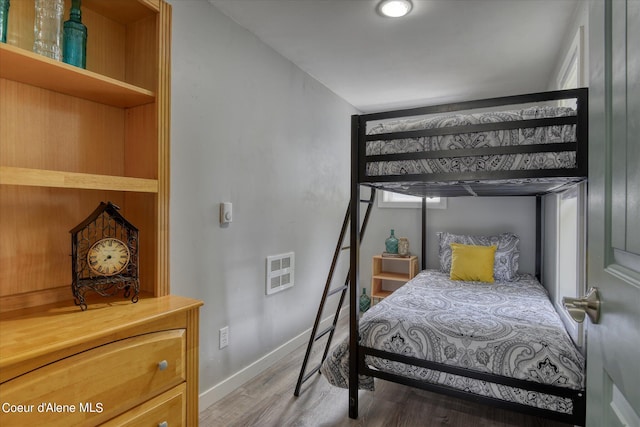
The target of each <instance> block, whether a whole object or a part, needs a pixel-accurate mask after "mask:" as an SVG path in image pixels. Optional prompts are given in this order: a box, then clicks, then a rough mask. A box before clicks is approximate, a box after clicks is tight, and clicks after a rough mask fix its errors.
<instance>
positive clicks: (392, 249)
mask: <svg viewBox="0 0 640 427" xmlns="http://www.w3.org/2000/svg"><path fill="white" fill-rule="evenodd" d="M384 245H385V248H386V252H387V253H390V254H397V253H398V239H396V235H395V234H394V232H393V230H391V236H389V238H388V239H387V240H385V241H384Z"/></svg>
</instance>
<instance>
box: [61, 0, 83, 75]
mask: <svg viewBox="0 0 640 427" xmlns="http://www.w3.org/2000/svg"><path fill="white" fill-rule="evenodd" d="M62 61H63V62H66V63H67V64H71V65H75V66H76V67H80V68H87V27H86V26H85V25H84V24H83V23H82V12H81V11H80V0H73V1H72V2H71V12H70V13H69V20H68V21H66V22H65V23H64V30H63V38H62Z"/></svg>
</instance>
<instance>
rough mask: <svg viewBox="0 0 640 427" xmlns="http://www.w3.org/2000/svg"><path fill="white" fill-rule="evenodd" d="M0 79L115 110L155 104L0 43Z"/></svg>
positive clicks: (114, 83)
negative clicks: (84, 100) (93, 102)
mask: <svg viewBox="0 0 640 427" xmlns="http://www.w3.org/2000/svg"><path fill="white" fill-rule="evenodd" d="M0 77H1V78H5V79H8V80H13V81H17V82H21V83H25V84H28V85H31V86H36V87H39V88H42V89H47V90H51V91H54V92H59V93H63V94H65V95H71V96H74V97H78V98H83V99H87V100H89V101H95V102H99V103H101V104H106V105H111V106H113V107H119V108H129V107H136V106H139V105H145V104H149V103H152V102H154V101H155V94H154V93H153V92H152V91H149V90H146V89H143V88H140V87H136V86H133V85H130V84H128V83H124V82H121V81H118V80H116V79H112V78H110V77H106V76H102V75H100V74H97V73H93V72H91V71H87V70H84V69H82V68H78V67H74V66H72V65H69V64H65V63H64V62H61V61H55V60H53V59H50V58H47V57H45V56H42V55H38V54H35V53H33V52H30V51H28V50H25V49H21V48H19V47H15V46H12V45H8V44H5V43H0Z"/></svg>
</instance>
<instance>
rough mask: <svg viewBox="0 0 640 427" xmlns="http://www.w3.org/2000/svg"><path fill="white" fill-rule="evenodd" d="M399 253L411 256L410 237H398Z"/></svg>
mask: <svg viewBox="0 0 640 427" xmlns="http://www.w3.org/2000/svg"><path fill="white" fill-rule="evenodd" d="M398 255H400V256H409V239H407V238H406V237H401V238H399V239H398Z"/></svg>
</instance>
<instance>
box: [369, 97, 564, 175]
mask: <svg viewBox="0 0 640 427" xmlns="http://www.w3.org/2000/svg"><path fill="white" fill-rule="evenodd" d="M575 115H576V112H575V110H573V109H571V108H568V107H551V106H545V107H531V108H526V109H522V110H517V111H503V112H487V113H478V114H455V115H445V116H435V117H427V118H414V119H406V120H395V121H387V122H379V123H376V124H374V125H373V126H371V127H370V128H369V129H367V134H368V135H377V134H385V133H391V132H404V131H413V130H426V129H437V128H442V127H451V126H467V125H475V124H483V123H499V122H509V121H518V120H527V119H543V118H550V117H564V116H575ZM575 128H576V127H575V125H556V126H544V127H537V128H524V129H509V130H495V131H482V132H472V133H457V134H452V135H440V136H426V137H417V138H403V139H394V140H390V141H383V140H379V141H378V140H376V141H367V143H366V150H365V151H366V155H368V156H370V155H377V154H397V153H419V152H425V151H438V150H456V149H464V148H482V147H501V146H513V145H526V144H548V143H557V142H575V141H576V136H575ZM575 167H576V156H575V151H559V152H535V153H520V154H493V155H483V156H461V157H440V158H430V159H420V158H416V159H415V160H392V161H371V162H367V165H366V174H367V176H380V175H404V174H435V173H451V172H453V173H460V172H483V171H514V170H535V169H567V168H575Z"/></svg>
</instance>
